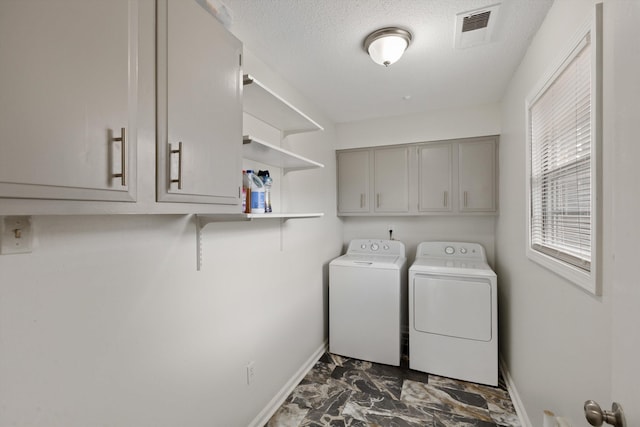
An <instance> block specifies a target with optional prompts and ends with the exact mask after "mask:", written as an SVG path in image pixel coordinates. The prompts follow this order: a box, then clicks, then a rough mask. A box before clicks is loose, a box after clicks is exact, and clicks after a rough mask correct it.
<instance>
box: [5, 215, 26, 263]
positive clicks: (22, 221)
mask: <svg viewBox="0 0 640 427" xmlns="http://www.w3.org/2000/svg"><path fill="white" fill-rule="evenodd" d="M1 225H2V227H0V228H2V234H1V235H0V254H3V255H5V254H25V253H31V246H32V243H31V242H32V240H33V233H32V230H31V217H30V216H5V217H4V218H2V224H1Z"/></svg>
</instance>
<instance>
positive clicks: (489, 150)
mask: <svg viewBox="0 0 640 427" xmlns="http://www.w3.org/2000/svg"><path fill="white" fill-rule="evenodd" d="M458 177H459V184H458V188H459V192H458V204H459V207H460V208H459V209H460V212H495V211H496V201H497V200H496V199H497V198H496V187H497V186H496V181H497V180H496V140H495V139H494V138H491V139H483V140H478V141H473V142H461V143H459V144H458Z"/></svg>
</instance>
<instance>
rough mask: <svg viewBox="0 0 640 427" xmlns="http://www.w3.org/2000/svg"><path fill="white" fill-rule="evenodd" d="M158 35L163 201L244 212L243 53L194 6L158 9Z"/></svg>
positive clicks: (188, 1)
mask: <svg viewBox="0 0 640 427" xmlns="http://www.w3.org/2000/svg"><path fill="white" fill-rule="evenodd" d="M157 28H158V59H157V60H158V71H157V72H158V173H157V178H158V182H157V195H158V200H159V201H176V202H196V203H217V204H239V203H240V194H239V191H240V187H241V179H242V163H241V154H240V150H241V148H242V72H241V55H242V45H241V43H240V41H238V40H237V39H236V38H235V37H234V36H233V35H231V34H230V33H229V32H228V31H227V30H226V29H225V28H224V27H223V26H222V24H220V23H219V22H218V21H217V20H216V19H215V18H214V17H213V16H212V15H211V14H210V13H209V12H208V11H207V10H205V9H204V8H203V7H202V6H200V5H199V4H198V3H197V2H196V1H195V0H182V1H168V2H167V0H162V1H159V2H158V25H157ZM180 147H182V148H181V149H180Z"/></svg>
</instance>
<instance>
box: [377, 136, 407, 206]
mask: <svg viewBox="0 0 640 427" xmlns="http://www.w3.org/2000/svg"><path fill="white" fill-rule="evenodd" d="M373 153H374V154H373V156H374V166H373V173H374V184H373V186H374V193H375V201H374V203H375V204H374V212H379V213H391V212H409V148H408V147H399V148H377V149H375V150H374V151H373Z"/></svg>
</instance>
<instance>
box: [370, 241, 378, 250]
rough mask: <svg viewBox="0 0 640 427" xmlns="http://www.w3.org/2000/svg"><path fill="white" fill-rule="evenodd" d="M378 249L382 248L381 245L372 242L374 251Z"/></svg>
mask: <svg viewBox="0 0 640 427" xmlns="http://www.w3.org/2000/svg"><path fill="white" fill-rule="evenodd" d="M378 249H380V246H378V244H377V243H372V244H371V250H372V251H377V250H378Z"/></svg>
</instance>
